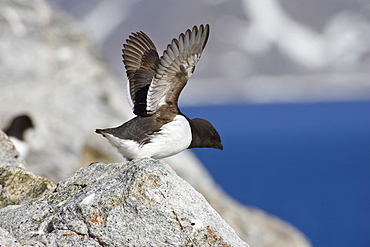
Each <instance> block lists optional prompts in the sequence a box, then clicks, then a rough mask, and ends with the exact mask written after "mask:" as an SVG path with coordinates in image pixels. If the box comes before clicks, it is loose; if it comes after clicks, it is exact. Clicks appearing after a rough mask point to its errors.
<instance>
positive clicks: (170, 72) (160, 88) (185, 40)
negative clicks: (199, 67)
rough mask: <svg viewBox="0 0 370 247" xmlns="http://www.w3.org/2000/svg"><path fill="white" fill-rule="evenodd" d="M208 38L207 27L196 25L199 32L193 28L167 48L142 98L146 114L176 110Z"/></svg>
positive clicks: (195, 27)
mask: <svg viewBox="0 0 370 247" xmlns="http://www.w3.org/2000/svg"><path fill="white" fill-rule="evenodd" d="M208 36H209V25H208V24H207V25H205V26H203V25H200V26H199V28H198V27H197V26H194V27H193V29H192V30H189V29H188V30H187V31H186V32H185V33H182V34H180V36H179V38H178V39H173V40H172V42H171V44H169V45H168V46H167V49H166V50H165V51H164V53H163V56H162V57H161V58H160V60H159V64H158V68H157V71H156V74H155V79H154V80H153V82H152V83H151V84H150V86H149V90H148V94H147V97H146V111H147V113H148V114H149V115H150V114H153V113H155V112H156V111H157V110H158V109H159V108H160V107H161V106H162V105H165V104H167V105H169V106H170V107H174V108H175V109H176V110H177V101H178V98H179V95H180V93H181V91H182V89H183V88H184V86H185V85H186V83H187V81H188V79H189V77H190V76H191V75H192V73H193V72H194V69H195V65H196V64H197V62H198V60H199V58H200V56H201V54H202V51H203V49H204V47H205V45H206V43H207V40H208Z"/></svg>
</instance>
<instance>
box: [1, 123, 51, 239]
mask: <svg viewBox="0 0 370 247" xmlns="http://www.w3.org/2000/svg"><path fill="white" fill-rule="evenodd" d="M25 165H26V162H25V161H24V160H23V158H22V157H21V156H20V155H19V153H18V151H17V150H16V149H15V147H14V145H13V143H12V142H11V141H10V139H9V137H8V136H7V135H6V134H5V133H4V132H3V131H2V130H0V208H3V207H6V206H8V205H14V204H22V203H24V202H26V201H28V200H30V199H32V198H37V197H40V196H42V195H45V194H48V193H51V192H52V191H53V190H54V189H55V185H54V184H53V183H52V182H51V181H50V180H49V179H47V178H43V177H39V176H36V175H34V174H33V173H31V172H29V171H26V170H25V169H24V166H25ZM0 234H1V233H0Z"/></svg>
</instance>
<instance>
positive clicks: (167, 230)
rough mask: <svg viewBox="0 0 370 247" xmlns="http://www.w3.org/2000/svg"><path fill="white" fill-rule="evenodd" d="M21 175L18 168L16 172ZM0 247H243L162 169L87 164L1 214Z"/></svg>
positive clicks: (149, 163)
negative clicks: (25, 201) (30, 198)
mask: <svg viewBox="0 0 370 247" xmlns="http://www.w3.org/2000/svg"><path fill="white" fill-rule="evenodd" d="M17 169H20V168H17ZM0 245H1V246H7V245H8V246H27V245H29V246H248V245H247V244H246V243H245V242H243V241H242V240H241V239H240V238H239V237H238V236H237V234H236V233H235V231H234V230H233V229H232V228H231V227H230V226H229V225H228V224H227V223H226V222H225V221H224V220H223V219H222V218H221V217H220V216H219V214H218V213H217V212H216V211H215V210H214V209H213V208H212V207H211V206H210V205H209V204H208V202H207V201H206V200H205V198H204V197H203V196H202V195H201V194H200V193H198V192H197V191H195V190H194V189H193V187H192V186H190V185H189V184H188V183H187V182H185V181H184V180H183V179H182V178H180V177H179V176H177V174H176V173H175V172H174V171H173V170H172V169H171V168H170V167H169V166H168V165H167V164H165V163H162V162H160V161H156V160H152V159H143V160H138V161H132V162H127V163H112V164H105V163H93V164H91V165H89V166H88V167H83V168H81V169H79V170H78V171H77V172H75V173H74V174H72V175H71V176H70V177H68V178H66V179H65V180H63V181H61V182H60V183H59V184H58V186H57V188H56V189H55V190H54V191H53V192H52V193H50V194H47V195H44V196H42V197H39V198H37V199H33V200H30V201H28V202H27V203H25V204H23V205H11V206H8V207H5V208H3V209H1V210H0Z"/></svg>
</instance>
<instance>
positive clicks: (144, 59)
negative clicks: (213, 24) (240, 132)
mask: <svg viewBox="0 0 370 247" xmlns="http://www.w3.org/2000/svg"><path fill="white" fill-rule="evenodd" d="M208 36H209V25H208V24H207V25H205V26H204V25H200V26H199V28H198V27H197V26H194V27H193V28H192V30H190V29H188V30H187V31H186V32H185V33H181V34H180V36H179V37H178V39H173V40H172V42H171V43H170V44H169V45H168V46H167V49H166V50H165V51H164V52H163V56H162V57H160V58H159V56H158V52H157V49H156V47H155V45H154V44H153V42H152V41H151V39H150V38H149V37H148V36H147V35H146V34H145V33H144V32H136V33H132V34H131V35H130V36H129V38H128V39H127V40H126V44H124V45H123V50H122V52H123V55H122V57H123V63H124V65H125V68H126V73H127V77H128V80H129V95H130V98H131V101H132V104H133V112H134V114H135V115H136V117H134V118H133V119H131V120H129V121H128V122H126V123H124V124H122V125H120V126H118V127H115V128H107V129H97V130H96V133H98V134H102V135H103V136H104V137H105V138H107V140H108V141H109V142H110V143H111V144H112V145H113V146H114V147H116V148H117V149H118V151H119V152H120V153H121V154H122V155H123V156H124V157H126V158H127V159H128V160H133V159H141V158H154V159H162V158H166V157H169V156H172V155H175V154H177V153H179V152H181V151H183V150H185V149H188V148H204V147H207V148H216V149H221V150H222V149H223V146H222V144H221V138H220V135H219V134H218V132H217V130H216V129H215V128H214V127H213V125H212V124H211V123H210V122H208V121H207V120H204V119H201V118H194V119H189V118H188V117H187V116H185V115H184V114H183V113H181V111H180V109H179V107H178V99H179V95H180V93H181V91H182V89H183V88H184V87H185V85H186V83H187V82H188V80H189V78H190V76H191V75H192V74H193V72H194V69H195V65H196V64H197V62H198V61H199V59H200V56H201V54H202V51H203V49H204V47H205V46H206V43H207V40H208Z"/></svg>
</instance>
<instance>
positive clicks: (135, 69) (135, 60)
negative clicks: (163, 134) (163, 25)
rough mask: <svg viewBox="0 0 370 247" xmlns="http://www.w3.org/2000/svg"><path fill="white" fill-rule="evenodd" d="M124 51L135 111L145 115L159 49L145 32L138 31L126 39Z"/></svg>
mask: <svg viewBox="0 0 370 247" xmlns="http://www.w3.org/2000/svg"><path fill="white" fill-rule="evenodd" d="M122 53H123V54H122V57H123V63H124V64H125V68H126V73H127V77H128V80H129V91H130V97H131V100H132V103H133V105H134V109H133V111H134V113H135V114H136V115H139V116H145V115H147V114H146V102H147V92H148V89H149V86H150V83H151V82H152V80H153V78H154V75H155V73H156V70H157V68H158V63H159V56H158V53H157V49H156V47H155V45H154V44H153V42H152V41H151V40H150V38H149V37H148V36H147V35H146V34H145V33H143V32H137V33H132V35H131V36H130V37H129V39H127V40H126V44H124V45H123V50H122Z"/></svg>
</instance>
